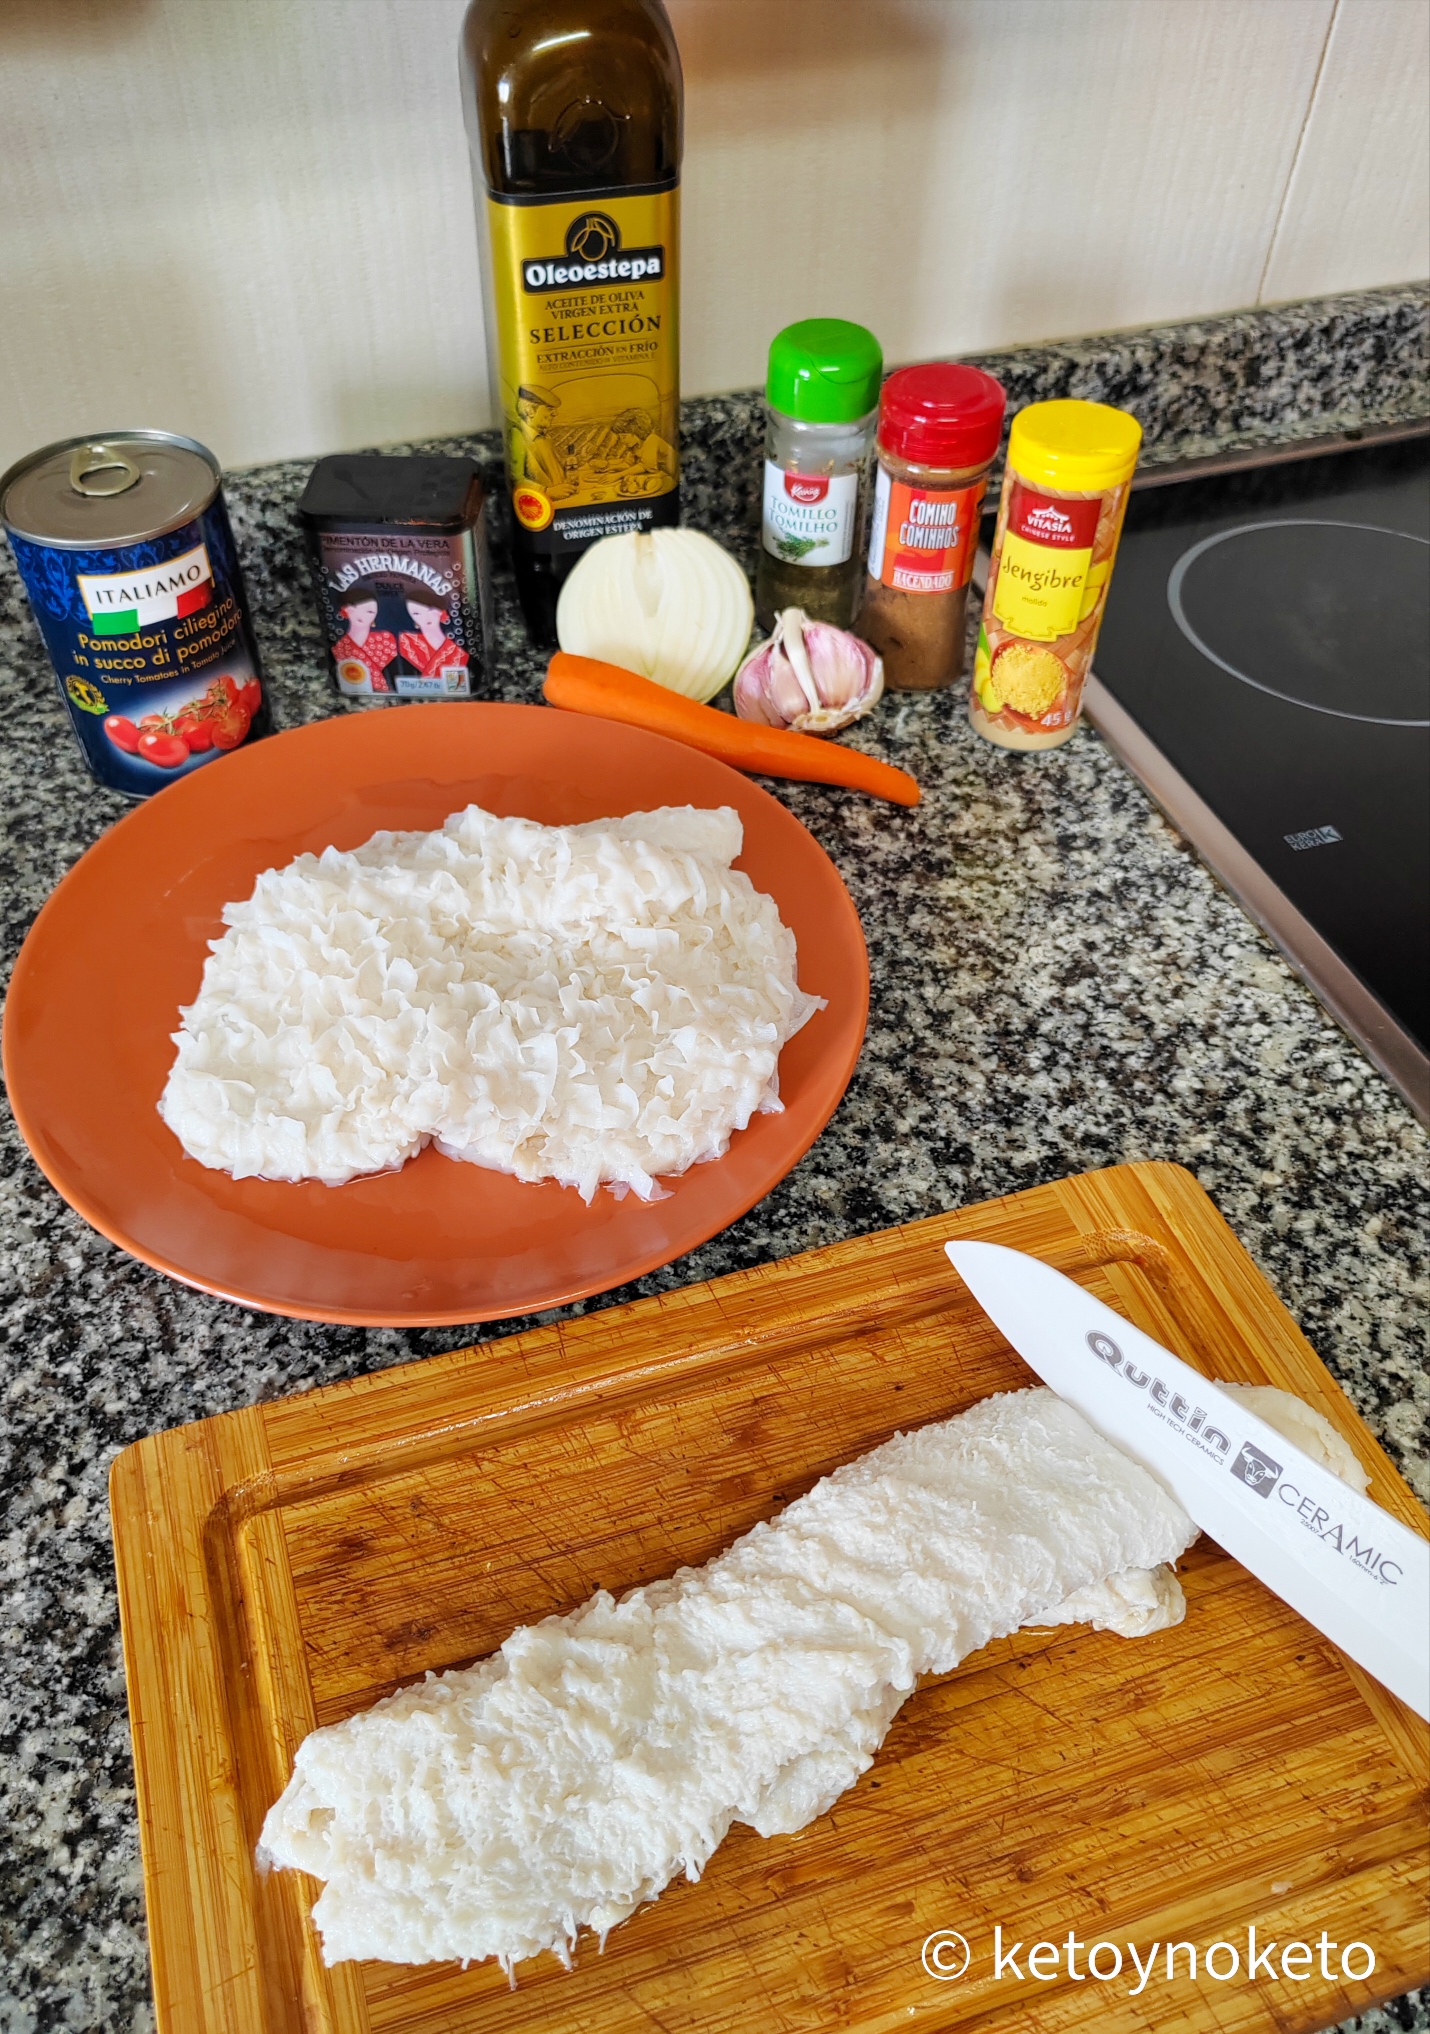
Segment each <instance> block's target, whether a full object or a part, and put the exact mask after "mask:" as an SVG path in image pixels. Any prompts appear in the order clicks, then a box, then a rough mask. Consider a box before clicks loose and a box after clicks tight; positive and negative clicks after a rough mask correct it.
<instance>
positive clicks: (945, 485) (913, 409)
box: [858, 361, 1007, 692]
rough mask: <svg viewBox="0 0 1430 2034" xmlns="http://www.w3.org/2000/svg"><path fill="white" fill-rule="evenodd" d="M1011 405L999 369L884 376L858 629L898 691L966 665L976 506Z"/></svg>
mask: <svg viewBox="0 0 1430 2034" xmlns="http://www.w3.org/2000/svg"><path fill="white" fill-rule="evenodd" d="M1006 407H1007V397H1006V396H1005V395H1004V393H1003V387H1002V384H1001V383H1000V382H997V381H995V380H994V379H993V376H992V375H991V374H984V373H983V372H982V370H981V369H980V368H977V367H962V366H957V365H954V364H953V363H952V362H949V361H932V362H930V363H929V364H928V365H927V366H924V367H904V368H900V370H899V372H898V373H897V374H891V375H890V376H889V379H888V380H887V381H886V382H885V383H884V391H883V394H882V396H881V397H880V400H879V434H878V464H877V467H876V470H875V475H874V512H873V516H872V518H871V521H870V528H869V563H868V574H867V577H866V578H865V581H864V599H863V604H862V605H861V607H860V610H859V623H858V630H859V634H860V635H861V636H862V637H863V638H864V640H865V642H866V643H868V644H869V645H870V646H871V647H872V648H873V649H875V650H877V651H878V652H879V655H880V656H881V657H882V658H883V660H884V683H885V684H886V685H887V686H888V687H889V688H890V689H891V690H893V691H895V692H928V691H933V690H936V689H937V688H938V687H940V686H944V685H952V684H953V682H954V680H955V679H957V678H960V677H962V675H963V669H964V660H965V641H966V636H967V614H968V585H969V581H970V579H971V578H972V576H973V558H974V553H975V551H976V550H977V548H978V517H979V513H980V510H981V509H982V506H983V493H984V489H985V488H986V487H987V485H988V468H989V466H990V464H991V463H992V460H993V455H994V454H995V453H996V452H997V450H998V441H999V439H1000V437H1001V436H1002V433H1003V412H1004V409H1005V408H1006Z"/></svg>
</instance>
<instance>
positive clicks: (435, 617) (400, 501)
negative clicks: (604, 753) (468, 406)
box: [298, 452, 492, 706]
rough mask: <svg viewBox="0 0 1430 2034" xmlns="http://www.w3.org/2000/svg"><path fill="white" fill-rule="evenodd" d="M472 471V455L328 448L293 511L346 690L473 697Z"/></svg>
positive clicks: (482, 669) (478, 506)
mask: <svg viewBox="0 0 1430 2034" xmlns="http://www.w3.org/2000/svg"><path fill="white" fill-rule="evenodd" d="M485 498H486V497H485V491H484V489H483V487H482V479H481V474H480V473H479V471H478V469H477V465H476V462H475V461H474V460H471V459H448V458H441V457H438V456H436V455H428V454H417V455H413V456H407V455H403V454H398V453H392V452H343V453H332V454H329V456H328V457H327V458H325V459H320V460H319V461H318V463H317V465H316V466H315V467H314V468H313V471H312V473H311V474H310V475H309V477H308V485H307V486H306V488H305V489H304V490H303V498H302V500H301V501H300V502H299V504H298V517H299V520H300V521H301V523H302V524H303V528H304V530H305V531H306V533H307V540H308V555H309V558H310V560H311V563H312V568H313V585H314V591H315V593H316V595H317V601H318V612H319V614H320V616H321V617H322V623H323V632H324V634H325V635H326V637H327V639H328V662H329V664H330V665H331V667H332V673H333V679H334V682H335V683H336V685H337V688H338V691H339V693H340V694H341V695H342V697H343V698H344V699H362V700H374V701H377V702H380V703H383V704H386V705H389V706H392V705H398V704H400V703H401V702H402V701H403V700H405V699H472V698H475V697H476V696H477V695H478V694H479V693H481V692H482V691H484V690H485V689H486V681H487V680H488V679H489V678H490V675H491V661H492V592H491V571H490V566H489V564H488V559H487V539H486V523H485V519H484V517H483V513H482V508H483V503H484V501H485Z"/></svg>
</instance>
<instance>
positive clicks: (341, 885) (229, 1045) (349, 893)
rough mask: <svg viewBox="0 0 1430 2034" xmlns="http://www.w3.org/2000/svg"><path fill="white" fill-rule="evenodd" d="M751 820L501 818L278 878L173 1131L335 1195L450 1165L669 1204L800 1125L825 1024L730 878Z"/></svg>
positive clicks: (714, 815) (213, 1013) (253, 920)
mask: <svg viewBox="0 0 1430 2034" xmlns="http://www.w3.org/2000/svg"><path fill="white" fill-rule="evenodd" d="M742 838H743V828H742V826H741V822H740V818H739V815H738V813H736V812H735V811H733V810H732V809H731V808H730V807H729V806H721V807H719V808H718V809H715V810H702V809H700V808H698V807H695V806H689V805H684V806H665V807H662V808H661V809H660V810H659V811H655V812H636V813H632V814H630V815H629V816H628V817H626V818H624V819H608V820H596V821H591V822H589V823H587V824H585V825H580V826H542V825H539V824H538V823H537V822H536V821H535V820H530V819H499V818H497V817H495V816H494V815H493V814H492V813H490V812H484V811H483V810H482V808H481V807H480V806H477V805H469V806H468V807H467V808H466V810H465V811H463V812H457V813H453V815H452V816H451V818H450V819H448V821H447V822H446V824H445V826H442V827H440V828H438V829H437V830H436V831H434V832H431V833H377V834H374V835H373V837H372V839H371V840H369V841H368V842H366V844H365V845H364V846H362V847H359V848H355V849H352V850H350V851H340V850H338V849H336V848H327V849H325V850H324V851H323V852H322V853H321V854H305V855H299V856H298V858H297V859H296V861H292V862H289V863H288V864H287V865H286V867H284V868H278V869H267V870H265V871H264V873H263V874H262V875H261V876H259V878H258V880H257V882H256V883H255V884H254V887H253V891H252V894H251V895H250V896H249V897H248V898H246V899H245V900H244V901H243V902H242V903H235V904H230V905H227V906H226V907H225V909H224V914H223V916H224V923H225V925H226V926H227V928H228V930H227V931H226V932H224V933H223V934H222V936H221V937H220V938H218V939H217V940H215V941H214V942H213V943H212V946H211V949H210V956H209V959H208V961H207V962H206V964H205V966H204V973H203V981H202V983H201V985H200V989H199V993H198V996H197V998H196V1000H195V1001H194V1002H193V1003H192V1004H190V1005H189V1007H188V1008H187V1009H186V1010H182V1011H181V1012H180V1017H181V1020H182V1028H181V1029H180V1030H179V1031H178V1032H176V1033H175V1034H174V1043H175V1045H176V1046H177V1048H178V1051H177V1056H176V1058H175V1061H174V1065H173V1068H172V1070H171V1072H170V1075H169V1079H168V1084H167V1085H166V1087H165V1089H164V1094H163V1098H162V1100H161V1101H160V1104H159V1109H160V1113H161V1115H162V1116H163V1118H164V1121H165V1122H166V1123H167V1124H168V1126H169V1128H170V1129H171V1130H172V1131H173V1132H174V1134H175V1136H176V1137H177V1138H178V1139H179V1141H180V1143H181V1144H182V1145H183V1147H184V1149H185V1151H187V1152H188V1153H189V1155H190V1156H191V1157H193V1158H196V1159H198V1160H199V1161H200V1163H201V1164H203V1165H207V1166H212V1167H215V1168H217V1169H220V1170H222V1171H225V1172H230V1173H232V1174H233V1175H234V1176H235V1178H238V1179H244V1178H249V1177H253V1176H258V1177H261V1178H264V1179H273V1180H301V1179H317V1180H324V1181H326V1182H327V1183H328V1184H329V1185H333V1186H337V1185H340V1184H341V1183H342V1182H343V1181H345V1180H349V1179H352V1178H354V1177H356V1176H358V1175H359V1174H363V1173H373V1172H381V1171H385V1170H389V1169H391V1168H393V1167H395V1166H399V1165H401V1164H403V1162H404V1161H405V1160H407V1159H408V1158H411V1157H412V1156H413V1155H414V1153H416V1152H418V1151H420V1150H421V1148H422V1146H423V1145H424V1144H426V1143H427V1142H428V1141H429V1140H432V1141H435V1142H436V1143H437V1144H438V1146H439V1147H440V1148H441V1149H442V1150H443V1151H445V1152H446V1153H448V1155H449V1156H451V1157H453V1158H462V1159H469V1160H470V1161H471V1162H472V1163H473V1164H476V1165H482V1166H487V1167H490V1168H491V1169H493V1170H495V1171H498V1172H508V1173H514V1174H515V1175H516V1177H517V1178H518V1179H524V1180H539V1179H555V1180H559V1181H561V1182H562V1183H563V1184H565V1185H569V1186H574V1187H576V1188H578V1189H579V1191H580V1192H581V1194H582V1195H583V1196H584V1197H585V1198H586V1199H587V1200H589V1199H590V1198H591V1196H592V1195H593V1194H594V1193H595V1191H596V1189H597V1187H598V1186H600V1185H602V1184H603V1183H608V1184H611V1185H613V1186H615V1187H616V1188H617V1190H618V1191H622V1190H625V1189H626V1188H630V1189H633V1190H634V1191H635V1192H636V1193H637V1194H639V1195H641V1196H642V1197H643V1198H650V1197H652V1196H653V1195H656V1194H658V1193H659V1188H658V1187H657V1186H656V1184H655V1182H656V1181H657V1180H658V1179H659V1178H660V1177H661V1176H662V1175H668V1174H673V1173H680V1172H684V1171H685V1170H686V1168H687V1167H688V1166H691V1165H695V1164H698V1163H700V1162H701V1161H702V1160H705V1159H712V1158H718V1157H720V1156H721V1154H722V1153H723V1152H724V1151H725V1150H726V1148H727V1147H728V1145H729V1142H730V1138H731V1136H732V1135H733V1133H734V1132H735V1131H737V1130H741V1129H743V1128H744V1127H745V1125H746V1124H747V1123H748V1122H749V1120H750V1118H751V1117H752V1116H753V1115H754V1114H755V1112H756V1111H757V1110H769V1109H778V1108H779V1106H780V1103H779V1092H778V1076H777V1067H778V1062H779V1055H780V1051H781V1048H782V1047H783V1046H784V1044H785V1043H786V1041H787V1040H788V1039H789V1038H791V1037H792V1036H793V1035H794V1033H795V1032H796V1031H798V1030H799V1029H800V1027H801V1025H803V1024H804V1023H806V1022H807V1021H808V1019H809V1018H810V1017H811V1016H812V1015H813V1013H814V1012H815V1011H816V1010H817V1009H819V1008H821V1007H822V1004H821V1002H820V1001H819V999H817V998H814V997H811V996H807V995H805V994H804V993H803V992H802V991H801V989H800V987H799V985H798V982H797V980H796V974H795V968H796V955H795V941H794V935H793V933H792V932H791V931H790V930H789V928H788V926H786V925H785V924H784V923H783V922H782V920H781V918H780V915H779V911H778V909H777V907H776V905H775V903H774V901H773V899H772V898H770V897H767V896H765V895H764V894H763V892H761V891H759V890H757V889H756V888H755V886H754V884H753V883H751V881H750V879H749V877H748V876H746V875H744V874H743V873H742V872H741V871H740V870H738V869H734V868H732V867H731V866H730V865H731V863H732V862H733V861H734V859H735V857H736V856H737V855H738V854H739V852H740V847H741V844H742Z"/></svg>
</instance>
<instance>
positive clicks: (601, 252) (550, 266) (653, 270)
mask: <svg viewBox="0 0 1430 2034" xmlns="http://www.w3.org/2000/svg"><path fill="white" fill-rule="evenodd" d="M664 274H665V249H664V248H663V247H622V245H621V229H620V227H619V226H618V225H617V224H616V222H615V220H614V219H613V218H612V217H611V215H610V213H609V212H580V213H578V214H577V216H576V217H575V218H574V219H573V220H572V221H571V224H570V225H569V226H568V227H567V228H566V253H565V258H564V259H563V258H562V257H561V256H559V255H558V256H555V257H553V258H552V259H550V260H545V261H524V262H523V263H522V264H521V280H522V287H523V288H524V289H526V290H527V291H528V292H533V293H534V292H539V291H541V290H564V289H570V288H571V286H572V285H573V284H575V283H600V282H647V281H650V280H651V279H653V278H658V277H660V276H663V275H664Z"/></svg>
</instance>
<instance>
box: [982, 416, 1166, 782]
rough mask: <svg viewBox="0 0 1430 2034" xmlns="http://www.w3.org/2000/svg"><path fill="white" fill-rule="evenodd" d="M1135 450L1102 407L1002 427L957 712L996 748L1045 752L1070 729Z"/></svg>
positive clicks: (1138, 434) (1135, 429) (1136, 440)
mask: <svg viewBox="0 0 1430 2034" xmlns="http://www.w3.org/2000/svg"><path fill="white" fill-rule="evenodd" d="M1141 442H1142V426H1141V425H1140V424H1139V423H1138V422H1137V419H1136V418H1135V417H1130V416H1129V415H1128V414H1127V412H1126V410H1115V409H1113V408H1111V407H1110V406H1109V405H1108V404H1107V403H1086V402H1075V401H1064V402H1051V403H1030V404H1029V405H1028V407H1027V409H1025V410H1020V411H1019V412H1018V414H1017V416H1016V417H1015V418H1014V419H1013V429H1012V431H1011V433H1010V434H1009V438H1008V467H1007V471H1006V472H1005V474H1004V476H1003V499H1002V501H1001V502H1000V504H999V508H998V527H997V529H996V530H995V532H994V536H993V561H992V563H991V565H990V566H989V569H988V591H987V594H986V595H985V596H984V601H983V626H982V628H981V629H980V630H979V632H978V651H977V655H976V657H975V659H974V665H973V685H972V689H971V691H970V694H969V701H968V717H969V719H970V720H971V721H972V723H973V725H974V727H975V728H976V729H977V731H978V733H979V734H981V735H984V736H986V737H987V739H988V740H989V741H991V742H997V743H998V744H999V745H1000V746H1001V747H1003V748H1005V749H1053V748H1056V747H1057V746H1058V744H1059V743H1060V742H1065V741H1066V740H1067V739H1068V737H1069V735H1071V734H1072V732H1073V730H1074V728H1075V727H1076V726H1077V723H1078V716H1079V715H1080V713H1081V712H1082V688H1083V683H1084V680H1085V679H1086V677H1087V674H1088V670H1089V667H1090V666H1091V664H1092V653H1093V649H1094V646H1095V645H1096V642H1097V632H1098V629H1099V627H1100V626H1101V623H1102V616H1103V610H1104V608H1105V607H1106V605H1107V586H1108V581H1109V579H1110V578H1111V576H1112V562H1113V559H1114V557H1115V556H1116V553H1117V540H1118V538H1119V537H1120V536H1121V534H1122V518H1123V516H1124V515H1125V513H1126V510H1127V497H1128V493H1129V492H1130V489H1131V484H1132V471H1133V468H1134V467H1135V466H1136V464H1137V451H1138V447H1139V446H1140V445H1141Z"/></svg>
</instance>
